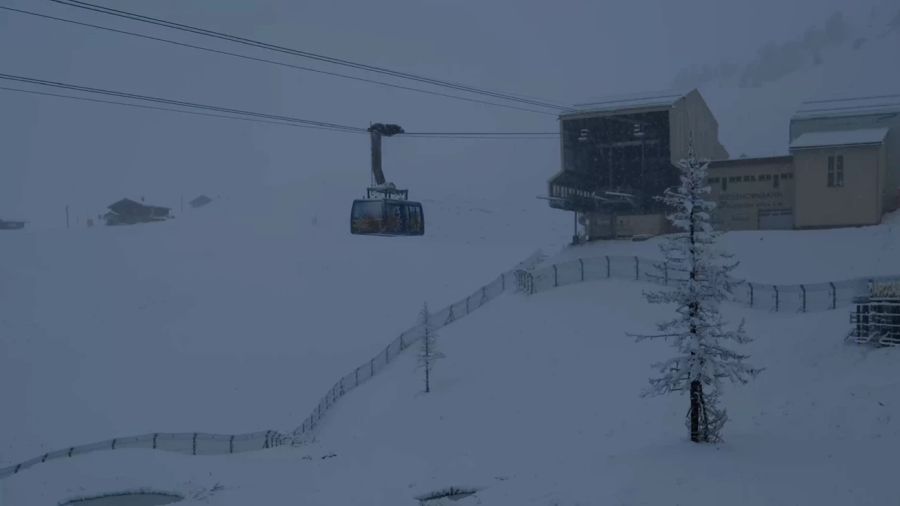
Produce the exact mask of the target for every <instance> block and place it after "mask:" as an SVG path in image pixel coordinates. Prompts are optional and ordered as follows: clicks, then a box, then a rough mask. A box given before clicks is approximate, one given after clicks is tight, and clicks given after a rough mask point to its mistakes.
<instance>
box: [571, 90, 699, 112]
mask: <svg viewBox="0 0 900 506" xmlns="http://www.w3.org/2000/svg"><path fill="white" fill-rule="evenodd" d="M692 91H693V90H677V91H673V90H669V91H658V92H644V93H632V94H629V95H616V96H608V97H602V98H597V99H594V100H591V101H589V102H583V103H580V104H575V109H576V111H575V112H573V113H571V114H582V113H585V112H607V111H617V110H625V109H652V108H664V107H672V106H673V105H675V102H678V101H679V100H681V99H682V98H684V97H685V96H687V94H688V93H690V92H692Z"/></svg>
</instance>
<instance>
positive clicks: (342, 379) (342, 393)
mask: <svg viewBox="0 0 900 506" xmlns="http://www.w3.org/2000/svg"><path fill="white" fill-rule="evenodd" d="M401 335H402V334H401ZM340 392H341V397H343V396H344V392H345V391H344V378H341V390H340Z"/></svg>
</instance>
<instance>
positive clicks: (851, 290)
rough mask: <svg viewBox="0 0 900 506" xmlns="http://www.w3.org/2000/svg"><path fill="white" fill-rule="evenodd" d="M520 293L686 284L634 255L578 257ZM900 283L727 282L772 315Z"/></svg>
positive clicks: (532, 279) (537, 274) (820, 307)
mask: <svg viewBox="0 0 900 506" xmlns="http://www.w3.org/2000/svg"><path fill="white" fill-rule="evenodd" d="M523 276H524V277H525V279H524V281H523V283H524V285H525V286H524V291H525V292H526V293H529V294H534V293H538V292H543V291H546V290H551V289H553V288H557V287H560V286H566V285H571V284H574V283H581V282H584V281H596V280H602V279H610V278H617V279H630V280H634V281H644V282H649V283H656V284H661V285H675V284H678V283H683V282H685V281H687V278H688V271H686V270H684V269H676V268H673V267H672V266H670V265H668V263H666V262H664V261H660V260H652V259H648V258H642V257H637V256H611V255H608V256H600V257H590V258H578V259H575V260H570V261H567V262H562V263H558V264H552V265H549V266H545V267H541V268H539V269H535V270H532V271H529V272H525V273H524V274H523ZM885 281H889V282H896V281H900V276H898V275H893V276H869V277H861V278H855V279H848V280H843V281H831V282H824V283H810V284H795V285H773V284H763V283H752V282H749V281H746V280H734V281H733V282H732V300H733V301H734V302H737V303H739V304H743V305H746V306H749V307H752V308H754V309H762V310H766V311H775V312H810V311H827V310H831V309H837V308H838V307H842V306H847V305H850V304H851V303H852V302H853V299H854V298H855V297H858V296H860V295H864V294H866V293H868V289H869V286H870V285H871V284H872V283H878V282H885Z"/></svg>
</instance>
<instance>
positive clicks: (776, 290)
mask: <svg viewBox="0 0 900 506" xmlns="http://www.w3.org/2000/svg"><path fill="white" fill-rule="evenodd" d="M772 289H773V290H775V312H776V313H777V312H778V309H779V307H778V306H779V303H778V302H779V301H778V285H772Z"/></svg>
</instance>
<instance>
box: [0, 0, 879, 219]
mask: <svg viewBox="0 0 900 506" xmlns="http://www.w3.org/2000/svg"><path fill="white" fill-rule="evenodd" d="M106 4H107V5H114V6H115V7H117V8H121V9H125V10H130V11H136V12H140V13H143V14H147V15H150V16H156V17H161V18H165V19H171V20H177V21H180V22H183V23H188V24H194V25H198V26H202V27H206V28H210V29H215V30H221V31H224V32H228V33H232V34H237V35H245V36H248V37H253V38H257V39H261V40H265V41H271V42H273V43H278V44H282V45H286V46H289V47H292V48H298V49H303V50H309V51H314V52H319V53H322V54H326V55H329V56H335V57H340V58H346V59H350V60H354V61H359V62H363V63H367V64H372V65H380V66H385V67H388V68H391V69H396V70H401V71H404V72H412V73H417V74H423V75H427V76H430V77H434V78H438V79H445V80H450V81H455V82H461V83H466V84H470V85H473V86H477V87H480V88H487V89H493V90H502V91H504V92H510V93H517V94H523V95H527V96H535V97H540V98H543V99H547V100H551V101H555V102H556V103H561V104H572V103H577V102H579V101H583V100H584V99H586V98H590V97H596V96H603V95H608V94H617V93H623V92H634V91H645V90H659V89H666V88H669V87H672V86H693V85H696V84H702V83H703V82H708V81H709V80H710V79H713V78H716V77H721V75H725V76H726V77H728V76H731V75H735V74H736V75H742V74H743V75H750V78H748V79H749V80H750V81H753V79H756V80H757V81H758V80H759V79H762V80H765V79H767V78H775V77H778V76H779V72H780V73H781V74H784V73H785V72H789V71H790V70H791V68H792V66H791V65H792V61H794V60H791V57H790V51H794V53H796V52H797V51H798V49H797V44H796V41H801V42H802V41H806V43H809V44H813V46H814V47H818V46H815V44H820V45H821V44H825V45H827V43H828V41H829V40H831V39H829V38H828V36H827V34H826V35H825V36H818V35H817V34H818V32H815V30H824V27H825V26H826V23H827V21H828V20H829V18H832V19H833V17H834V16H835V13H843V19H844V21H845V23H846V25H847V28H846V29H847V30H848V31H853V30H860V29H862V28H864V27H865V25H866V24H867V23H870V22H871V18H870V9H872V8H873V7H883V6H885V5H889V4H890V2H885V1H883V0H882V1H879V0H867V1H859V2H847V1H846V0H805V1H794V2H783V1H776V0H759V1H753V2H735V1H726V2H722V1H717V0H691V1H687V2H669V1H665V0H651V1H639V2H611V1H608V2H600V1H594V2H584V1H568V0H567V1H560V2H544V1H512V0H503V1H493V2H449V1H433V0H431V1H412V0H406V1H399V2H361V1H353V2H318V3H310V2H295V1H289V0H268V1H255V2H245V1H239V0H190V1H184V0H157V1H154V2H146V1H141V0H121V1H118V2H115V3H114V4H113V3H111V2H106ZM4 5H6V6H10V7H18V8H22V9H28V10H33V11H38V12H42V13H46V14H50V15H56V16H61V17H65V18H69V19H78V20H83V21H86V22H92V23H96V24H101V25H104V26H109V27H119V28H123V29H127V30H132V31H138V32H141V33H145V34H154V35H160V36H165V37H169V38H173V39H177V40H180V41H184V42H193V43H196V44H200V45H204V46H210V47H215V48H219V49H227V50H231V51H235V52H239V53H242V54H250V55H255V56H261V57H267V58H275V59H279V60H281V61H285V62H290V63H294V64H301V65H309V66H312V67H317V68H323V69H327V70H340V69H337V68H335V67H329V66H327V65H325V64H321V63H317V62H311V61H304V60H302V59H299V58H294V57H289V56H286V55H273V54H272V53H266V52H264V51H261V50H254V49H252V48H246V47H240V46H235V45H232V44H228V43H226V42H224V41H216V40H210V39H205V38H201V37H193V36H190V35H189V34H185V33H181V32H174V31H169V30H164V29H162V28H157V27H152V26H149V25H142V24H140V23H133V22H127V21H125V20H122V19H118V18H113V17H109V16H105V15H102V14H96V13H90V12H85V11H82V10H79V9H74V8H70V7H65V6H62V5H59V4H55V3H52V2H49V1H37V0H6V1H5V2H4ZM811 29H812V30H813V32H812V36H807V34H809V33H810V30H811ZM823 33H824V32H823ZM836 36H837V37H850V36H852V34H849V33H848V34H845V35H841V34H838V35H836ZM810 41H812V42H810ZM792 44H793V45H792ZM804 47H807V48H808V47H809V46H803V45H802V44H800V49H799V51H801V53H802V51H803V48H804ZM786 48H787V49H786ZM766 51H768V53H766ZM785 54H787V57H785V56H784V55H785ZM767 55H769V56H770V57H771V58H776V59H777V58H781V59H780V60H779V61H776V65H774V66H769V65H768V63H767V62H769V60H770V59H771V58H769V57H767ZM754 65H755V66H756V67H754ZM729 69H730V70H729ZM344 71H347V72H355V71H352V70H348V69H344ZM0 72H3V73H8V74H17V75H25V76H30V77H37V78H46V79H51V80H54V79H55V80H60V81H64V82H69V83H75V84H82V85H86V86H95V87H100V88H106V89H114V90H122V91H128V92H134V93H139V94H146V95H154V96H160V97H166V98H173V99H182V100H188V101H194V102H201V103H205V104H215V105H222V106H228V107H235V108H242V109H248V110H253V111H260V112H267V113H277V114H285V115H290V116H297V117H301V118H309V119H315V120H321V121H329V122H334V123H341V124H348V125H358V126H363V127H365V126H367V125H368V124H369V123H371V122H377V121H387V122H396V123H399V124H401V125H403V126H404V127H405V128H406V129H407V130H418V131H447V130H450V131H459V130H462V131H472V130H475V131H519V130H522V131H554V130H556V129H557V123H556V118H555V117H554V116H553V115H541V114H533V113H528V112H521V111H515V110H510V109H504V108H498V107H490V106H485V105H479V104H473V103H467V102H461V101H456V100H450V99H444V98H440V97H435V96H430V95H424V94H417V93H412V92H408V91H403V90H397V89H393V88H387V87H379V86H374V85H371V84H367V83H360V82H354V81H349V80H344V79H338V78H333V77H328V76H322V75H318V74H313V73H309V72H300V71H296V70H291V69H285V68H280V67H276V66H273V65H267V64H263V63H255V62H247V61H242V60H238V59H235V58H231V57H227V56H220V55H211V54H207V53H202V52H198V51H195V50H192V49H186V48H180V47H173V46H170V45H165V44H161V43H158V42H153V41H147V40H140V39H135V38H131V37H126V36H121V35H116V34H111V33H105V32H101V31H98V30H94V29H90V28H84V27H79V26H72V25H67V24H63V23H59V22H56V21H50V20H45V19H39V18H35V17H32V16H26V15H22V14H17V13H12V12H9V11H0ZM356 75H360V76H364V77H369V78H371V77H374V76H372V75H367V74H363V73H359V72H356ZM760 76H762V77H760ZM750 81H746V80H745V82H744V83H743V84H759V83H758V82H750ZM394 82H398V81H394ZM399 83H400V84H406V85H409V84H410V83H408V82H406V83H403V82H399ZM4 84H5V85H8V84H10V83H4ZM413 84H415V83H413ZM22 87H28V88H29V89H38V88H37V87H34V86H22ZM42 91H53V90H46V89H45V90H42ZM435 91H447V90H440V89H435ZM476 98H477V97H476ZM0 111H2V115H0V118H2V121H0V136H2V139H3V141H4V142H2V145H0V176H2V177H0V217H5V218H7V219H26V220H29V221H30V222H31V223H32V224H31V225H29V226H30V227H60V226H65V215H64V208H65V206H66V205H70V206H71V209H72V214H73V217H72V220H73V221H74V220H75V219H78V220H83V219H84V218H85V217H88V216H95V215H96V214H98V213H100V212H102V211H103V208H104V207H105V206H106V205H107V204H109V203H111V202H112V201H113V200H116V199H118V198H121V197H123V196H129V197H131V198H138V197H142V196H145V197H146V198H147V201H148V202H154V203H158V204H161V205H168V206H171V207H173V208H176V209H177V208H178V206H179V200H180V198H181V196H182V195H183V196H184V198H185V199H190V198H192V197H193V196H196V195H197V194H199V193H209V194H234V193H236V192H240V191H241V189H242V188H246V187H248V186H255V185H261V184H273V183H280V182H284V181H296V180H302V179H303V178H304V177H307V176H315V175H316V174H320V173H340V174H346V175H351V174H358V177H359V187H360V188H361V187H362V186H364V184H365V183H366V182H368V143H367V141H366V139H365V137H363V136H354V135H345V134H340V133H334V132H323V131H317V130H307V129H298V128H287V127H278V126H268V125H258V124H249V123H244V122H240V121H231V120H224V119H214V118H202V117H196V116H188V115H180V114H175V113H167V112H158V111H146V110H136V109H131V108H123V107H118V106H114V105H102V104H93V103H84V102H75V101H70V100H65V99H59V98H51V97H39V96H33V95H26V94H21V93H13V92H9V91H0ZM714 112H716V111H715V110H714ZM720 121H722V119H721V118H720ZM509 151H510V150H509V149H508V147H507V148H505V147H503V146H502V143H500V144H498V143H492V142H490V141H487V143H486V144H485V142H481V143H478V142H476V141H458V140H451V141H441V140H427V141H426V140H422V141H421V142H407V141H403V142H400V141H398V142H396V143H393V144H389V145H388V146H386V150H385V156H386V164H387V166H389V167H390V164H391V163H393V164H394V166H396V171H397V172H396V173H395V174H396V175H397V177H398V179H399V178H403V177H405V178H406V180H405V181H409V182H410V183H409V184H410V185H412V184H413V183H418V185H419V187H420V189H421V188H422V187H426V188H427V187H448V186H452V185H454V184H458V183H459V181H458V179H461V178H465V177H466V175H465V173H460V172H458V171H457V168H458V167H460V166H463V165H464V166H468V167H478V168H479V174H482V175H484V174H489V177H490V178H491V179H492V180H494V181H503V180H504V179H508V178H511V175H510V173H511V168H512V167H515V166H517V165H519V164H524V165H527V166H528V167H530V171H531V172H530V174H532V176H533V177H532V179H529V180H528V181H527V182H526V183H523V184H524V185H525V186H526V188H523V191H526V193H527V198H529V199H531V200H532V201H533V196H534V195H536V194H537V193H540V192H541V191H543V189H542V188H541V187H540V186H539V183H540V179H539V178H538V177H537V175H539V174H543V176H542V177H549V176H550V175H551V174H552V173H554V172H555V171H556V170H557V168H558V167H557V165H558V156H559V155H558V146H557V144H555V143H554V142H552V141H549V142H548V141H546V140H542V141H535V144H534V145H533V146H529V148H528V149H523V150H520V152H519V153H518V154H514V153H509ZM391 157H393V158H391ZM391 160H393V161H391ZM535 181H537V183H536V182H535ZM405 184H406V183H405ZM336 198H339V196H336ZM346 198H348V199H349V198H350V196H347V197H346Z"/></svg>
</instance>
